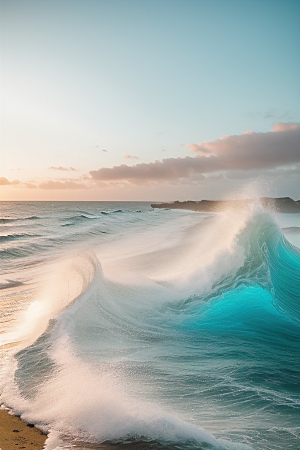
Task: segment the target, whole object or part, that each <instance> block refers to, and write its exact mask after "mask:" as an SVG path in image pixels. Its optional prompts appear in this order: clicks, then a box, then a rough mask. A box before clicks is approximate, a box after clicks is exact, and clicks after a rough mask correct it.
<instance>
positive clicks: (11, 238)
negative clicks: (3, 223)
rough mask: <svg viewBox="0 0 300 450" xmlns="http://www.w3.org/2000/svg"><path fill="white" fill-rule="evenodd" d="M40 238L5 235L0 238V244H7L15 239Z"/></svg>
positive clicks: (26, 235) (24, 235) (36, 235)
mask: <svg viewBox="0 0 300 450" xmlns="http://www.w3.org/2000/svg"><path fill="white" fill-rule="evenodd" d="M35 237H40V235H39V234H7V235H2V236H0V242H9V241H14V240H17V239H29V238H35Z"/></svg>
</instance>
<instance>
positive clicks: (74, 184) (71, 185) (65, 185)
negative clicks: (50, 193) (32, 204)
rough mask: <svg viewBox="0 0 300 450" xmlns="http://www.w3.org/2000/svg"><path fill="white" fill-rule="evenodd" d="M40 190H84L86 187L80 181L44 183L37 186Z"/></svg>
mask: <svg viewBox="0 0 300 450" xmlns="http://www.w3.org/2000/svg"><path fill="white" fill-rule="evenodd" d="M39 188H40V189H47V190H50V189H86V188H87V186H86V185H85V184H84V183H82V182H80V181H46V182H44V183H41V184H40V185H39Z"/></svg>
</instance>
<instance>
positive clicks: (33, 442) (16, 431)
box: [0, 409, 47, 450]
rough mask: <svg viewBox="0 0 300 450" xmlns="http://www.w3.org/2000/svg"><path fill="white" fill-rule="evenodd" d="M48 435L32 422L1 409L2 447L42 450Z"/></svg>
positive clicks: (8, 449)
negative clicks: (29, 422)
mask: <svg viewBox="0 0 300 450" xmlns="http://www.w3.org/2000/svg"><path fill="white" fill-rule="evenodd" d="M46 439H47V436H46V435H45V434H44V433H43V432H42V431H40V430H38V429H37V428H36V427H35V426H33V425H32V424H28V423H26V422H23V420H21V419H20V418H19V417H17V416H14V415H12V414H10V413H9V412H8V411H7V410H4V409H0V449H1V450H12V449H16V450H19V449H23V450H42V449H43V448H44V444H45V441H46Z"/></svg>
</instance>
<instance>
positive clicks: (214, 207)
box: [151, 197, 300, 214]
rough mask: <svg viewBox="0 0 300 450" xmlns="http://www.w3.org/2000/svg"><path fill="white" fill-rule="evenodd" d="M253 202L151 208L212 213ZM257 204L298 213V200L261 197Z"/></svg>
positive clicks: (177, 203) (155, 205)
mask: <svg viewBox="0 0 300 450" xmlns="http://www.w3.org/2000/svg"><path fill="white" fill-rule="evenodd" d="M254 202H255V200H253V199H245V200H200V201H193V200H187V201H183V202H180V201H178V200H176V201H175V202H166V203H152V204H151V207H152V208H163V209H187V210H190V211H197V212H208V213H213V212H221V211H224V210H226V209H235V210H243V209H245V208H248V207H249V206H250V205H251V204H253V203H254ZM259 202H260V204H261V205H262V206H263V207H264V208H265V209H267V210H269V211H273V212H277V213H287V214H299V213H300V200H299V201H295V200H293V199H291V198H290V197H282V198H272V197H261V198H260V199H259Z"/></svg>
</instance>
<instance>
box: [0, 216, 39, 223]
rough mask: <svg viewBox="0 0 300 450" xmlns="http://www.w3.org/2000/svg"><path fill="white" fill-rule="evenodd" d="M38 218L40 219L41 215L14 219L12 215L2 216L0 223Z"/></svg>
mask: <svg viewBox="0 0 300 450" xmlns="http://www.w3.org/2000/svg"><path fill="white" fill-rule="evenodd" d="M38 219H42V217H38V216H29V217H18V218H16V219H14V218H12V217H2V218H0V223H10V222H17V221H21V220H38Z"/></svg>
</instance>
